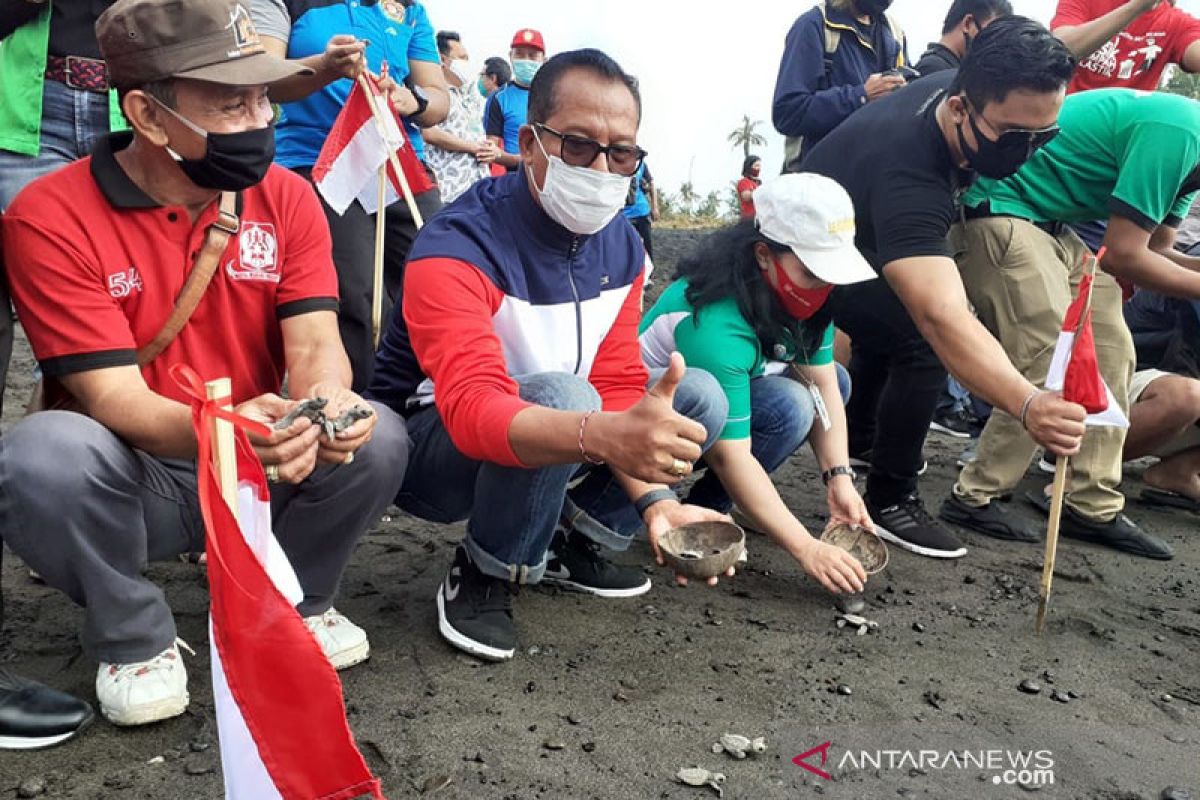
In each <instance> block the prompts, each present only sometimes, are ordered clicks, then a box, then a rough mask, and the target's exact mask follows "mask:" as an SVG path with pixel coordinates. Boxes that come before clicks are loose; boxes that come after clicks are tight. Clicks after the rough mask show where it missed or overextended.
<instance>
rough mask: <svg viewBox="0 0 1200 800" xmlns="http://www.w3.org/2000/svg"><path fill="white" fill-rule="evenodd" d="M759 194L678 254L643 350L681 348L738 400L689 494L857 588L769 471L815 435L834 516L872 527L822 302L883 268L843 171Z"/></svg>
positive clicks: (833, 585) (852, 562) (780, 183)
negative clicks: (750, 207) (870, 257)
mask: <svg viewBox="0 0 1200 800" xmlns="http://www.w3.org/2000/svg"><path fill="white" fill-rule="evenodd" d="M754 197H755V203H756V213H755V217H754V218H753V219H748V220H742V221H741V222H739V223H738V224H736V225H734V226H732V227H730V228H726V229H724V230H722V231H719V232H717V233H715V234H713V235H712V236H711V237H710V238H709V239H708V240H706V241H705V242H704V244H703V245H702V246H701V247H700V248H698V249H697V251H696V252H695V253H694V254H693V255H692V256H691V257H690V258H688V259H686V260H684V261H683V262H682V263H681V264H680V266H679V277H678V279H677V280H676V281H675V282H674V283H672V284H671V285H670V286H668V287H667V289H666V290H665V291H664V292H663V294H662V296H661V297H659V299H658V302H656V303H655V304H654V306H653V307H652V308H651V309H650V310H649V311H648V312H647V313H646V315H645V317H644V319H643V321H642V325H641V329H640V337H639V338H640V342H641V348H642V358H643V360H644V361H645V362H646V363H647V365H648V366H650V367H651V368H657V367H663V366H666V365H667V362H668V361H669V359H670V356H671V353H672V352H674V351H678V352H679V353H681V354H682V355H683V357H684V359H685V360H686V361H687V364H688V366H689V367H695V368H699V369H703V370H705V371H707V372H709V373H711V374H712V375H713V377H715V378H716V379H717V381H718V382H719V383H720V384H721V387H722V388H723V389H724V391H725V394H726V396H727V398H728V400H729V417H728V421H727V423H726V426H725V428H724V430H723V431H722V432H721V437H720V439H719V441H718V442H717V443H716V444H715V445H713V447H712V449H710V450H709V451H708V453H707V454H706V455H705V462H706V463H707V465H708V467H709V468H710V469H709V470H708V472H707V474H705V475H703V476H702V477H701V478H700V480H699V481H697V483H696V485H695V486H694V487H693V488H692V491H691V495H690V496H689V498H688V502H689V503H695V504H698V505H704V506H708V507H710V508H714V509H717V510H719V511H724V512H727V511H729V510H730V508H731V507H732V506H733V504H734V503H736V504H737V506H738V508H739V509H740V510H741V512H742V513H743V514H745V515H746V516H747V517H748V518H749V520H750V522H751V523H752V524H753V525H754V526H755V527H756V528H758V529H760V530H762V531H763V532H765V533H767V534H768V535H769V536H770V537H771V538H772V539H774V540H775V541H776V542H778V543H779V544H780V545H781V546H782V547H783V548H784V549H786V550H787V551H788V552H789V553H791V555H792V557H794V558H795V559H796V560H797V561H799V562H800V564H801V566H802V567H803V568H804V571H805V572H807V573H808V574H809V575H811V576H812V577H814V578H816V579H817V580H818V581H820V582H821V584H822V585H823V586H825V588H827V589H828V590H830V591H832V592H834V593H837V592H861V591H862V588H863V582H864V581H865V580H866V574H865V573H864V571H863V568H862V566H861V565H860V564H859V563H858V561H857V560H856V559H855V558H854V557H853V556H851V555H850V554H849V553H847V552H845V551H844V550H841V549H840V548H837V547H834V546H832V545H828V544H825V543H824V542H821V541H819V540H817V539H815V538H814V537H813V536H812V535H811V534H809V532H808V531H807V530H806V529H805V527H804V525H803V524H802V523H801V522H800V520H798V519H797V518H796V516H795V515H794V514H792V512H791V511H790V510H789V509H788V507H787V505H786V504H785V503H784V502H783V499H782V498H780V496H779V493H778V492H777V491H776V489H775V486H774V484H773V483H772V482H771V477H770V473H771V472H773V471H774V470H775V469H777V468H778V467H779V466H780V465H781V464H782V463H783V462H784V461H786V460H787V459H788V458H789V457H790V456H791V455H792V453H794V452H795V451H796V450H797V449H798V448H799V447H800V445H802V444H803V443H804V442H805V441H810V442H812V446H813V450H814V452H815V453H816V455H817V460H818V462H819V463H820V466H821V469H822V478H823V479H824V481H825V483H826V486H827V501H828V504H829V514H830V519H831V521H832V522H844V523H849V524H852V525H862V526H865V527H867V528H871V529H873V527H874V526H873V524H872V522H871V519H870V517H869V516H868V515H867V511H866V506H865V505H864V504H863V500H862V498H861V497H860V496H859V494H858V491H857V490H856V489H855V488H854V481H853V472H852V471H851V470H850V467H849V456H848V453H847V449H846V447H847V446H846V416H845V412H844V410H843V403H844V397H845V396H847V395H848V394H849V377H848V376H847V375H846V373H845V370H843V369H841V368H840V367H839V366H837V365H835V364H834V362H833V325H832V322H831V317H832V314H831V311H830V309H829V308H827V307H826V302H825V301H826V300H827V299H828V297H829V293H830V291H831V290H832V288H833V286H834V285H835V284H848V283H855V282H858V281H862V280H870V279H873V278H875V277H876V275H875V273H874V272H873V271H872V270H871V268H870V266H869V265H868V264H867V262H866V261H865V259H863V257H862V256H861V255H860V254H859V252H858V251H857V250H856V249H855V247H854V211H853V207H852V205H851V202H850V198H849V196H848V195H847V194H846V192H845V190H843V189H842V187H841V186H839V185H838V184H837V183H835V182H834V181H832V180H830V179H829V178H825V177H821V176H818V175H811V174H794V175H784V176H781V177H778V178H776V179H774V180H773V181H770V182H768V183H765V184H764V185H763V186H762V187H761V188H760V189H759V190H758V191H757V192H756V193H755V196H754ZM843 383H844V385H845V386H844V389H843V387H842V386H841V385H840V384H843Z"/></svg>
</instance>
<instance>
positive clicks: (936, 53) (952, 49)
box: [916, 0, 1013, 77]
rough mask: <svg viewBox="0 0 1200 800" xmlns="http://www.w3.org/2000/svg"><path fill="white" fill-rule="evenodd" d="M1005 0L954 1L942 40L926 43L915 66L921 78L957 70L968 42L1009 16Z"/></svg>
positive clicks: (1007, 3)
mask: <svg viewBox="0 0 1200 800" xmlns="http://www.w3.org/2000/svg"><path fill="white" fill-rule="evenodd" d="M1012 13H1013V10H1012V4H1011V3H1009V2H1008V0H954V2H953V3H951V4H950V10H949V11H948V12H947V13H946V22H945V24H944V25H942V38H941V40H940V41H937V42H930V44H929V49H928V50H926V51H925V54H924V55H922V56H921V60H920V61H918V62H917V64H916V70H917V72H919V73H921V76H922V77H924V76H926V75H932V74H933V73H935V72H941V71H943V70H947V69H958V65H959V64H961V63H962V59H963V55H964V54H965V53H966V52H967V48H968V47H970V46H971V40H972V39H974V38H975V37H976V36H978V35H979V32H980V31H981V30H983V29H984V28H986V27H987V26H988V24H989V23H991V22H992V21H994V20H995V19H997V18H998V17H1007V16H1008V15H1009V14H1012Z"/></svg>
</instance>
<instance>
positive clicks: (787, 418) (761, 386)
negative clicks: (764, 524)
mask: <svg viewBox="0 0 1200 800" xmlns="http://www.w3.org/2000/svg"><path fill="white" fill-rule="evenodd" d="M835 366H836V367H837V378H838V391H839V392H840V393H841V395H842V403H845V402H846V401H847V400H848V399H850V373H849V372H847V371H846V370H845V368H844V367H842V365H841V364H835ZM816 419H817V409H816V407H815V406H814V405H813V399H812V395H811V394H809V391H808V389H806V388H805V387H804V385H803V384H801V383H799V382H798V381H794V380H792V379H791V378H788V377H785V376H783V375H764V376H762V377H759V378H755V379H754V380H752V381H750V453H751V454H752V455H753V456H754V460H755V461H757V462H758V463H759V464H761V465H762V468H763V469H764V470H766V472H767V474H768V475H770V474H771V473H773V472H774V471H775V470H777V469H779V467H780V466H782V465H783V462H785V461H787V460H788V459H789V458H791V456H792V454H793V453H795V452H796V451H797V450H799V449H800V445H802V444H804V443H805V442H806V441H808V435H809V433H810V432H811V431H812V426H813V422H814V421H815V420H816ZM687 501H688V502H689V503H692V504H694V505H698V506H704V507H705V508H711V509H714V510H716V511H720V512H722V513H727V512H728V511H729V509H731V508H733V500H731V499H730V498H729V495H728V493H726V491H725V487H724V486H723V485H722V484H721V479H720V478H718V477H717V474H716V473H715V472H714V471H712V470H707V471H706V472H705V473H704V475H703V476H701V478H700V480H698V481H696V483H695V485H694V486H692V491H691V492H690V493H689V494H688V498H687Z"/></svg>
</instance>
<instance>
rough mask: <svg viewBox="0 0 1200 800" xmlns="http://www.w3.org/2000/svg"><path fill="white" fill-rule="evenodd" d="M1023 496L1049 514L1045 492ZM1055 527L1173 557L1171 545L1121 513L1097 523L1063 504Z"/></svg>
mask: <svg viewBox="0 0 1200 800" xmlns="http://www.w3.org/2000/svg"><path fill="white" fill-rule="evenodd" d="M1025 499H1026V500H1027V501H1028V502H1029V503H1030V505H1032V506H1033V507H1034V508H1036V509H1038V510H1039V511H1041V512H1043V513H1045V514H1049V513H1050V498H1049V497H1046V495H1045V493H1042V492H1039V493H1037V494H1034V493H1033V492H1026V493H1025ZM1058 530H1059V532H1060V533H1062V535H1063V536H1066V537H1067V538H1069V539H1078V540H1079V541H1081V542H1091V543H1092V544H1099V545H1104V546H1105V547H1111V548H1113V549H1114V550H1123V551H1125V552H1126V553H1132V554H1133V555H1135V556H1143V557H1145V558H1155V559H1158V560H1160V561H1170V560H1171V559H1172V558H1174V557H1175V551H1174V550H1172V549H1171V545H1169V544H1167V543H1166V542H1164V541H1163V540H1162V539H1160V538H1158V537H1157V536H1153V535H1151V534H1149V533H1146V532H1145V531H1143V530H1142V529H1141V528H1139V527H1138V526H1137V523H1136V522H1134V521H1133V520H1131V519H1130V518H1129V517H1127V516H1125V515H1124V514H1117V515H1116V516H1115V517H1113V518H1112V519H1110V520H1109V521H1108V522H1097V521H1096V520H1091V519H1088V518H1087V517H1085V516H1083V515H1082V514H1080V513H1079V512H1078V511H1076V510H1075V509H1073V508H1071V507H1070V506H1069V505H1067V504H1066V503H1063V515H1062V522H1060V523H1059V529H1058Z"/></svg>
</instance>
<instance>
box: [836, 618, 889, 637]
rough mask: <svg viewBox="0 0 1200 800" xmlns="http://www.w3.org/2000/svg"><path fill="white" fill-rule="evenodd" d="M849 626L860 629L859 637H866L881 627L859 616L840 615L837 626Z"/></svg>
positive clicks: (873, 621)
mask: <svg viewBox="0 0 1200 800" xmlns="http://www.w3.org/2000/svg"><path fill="white" fill-rule="evenodd" d="M847 625H849V626H850V627H853V628H858V635H859V636H866V635H867V633H869V632H870V631H873V630H875V629H876V628H878V627H879V623H878V622H876V621H875V620H873V619H867V618H866V617H860V616H859V615H858V614H838V615H837V626H838V627H839V628H845V627H846V626H847Z"/></svg>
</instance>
